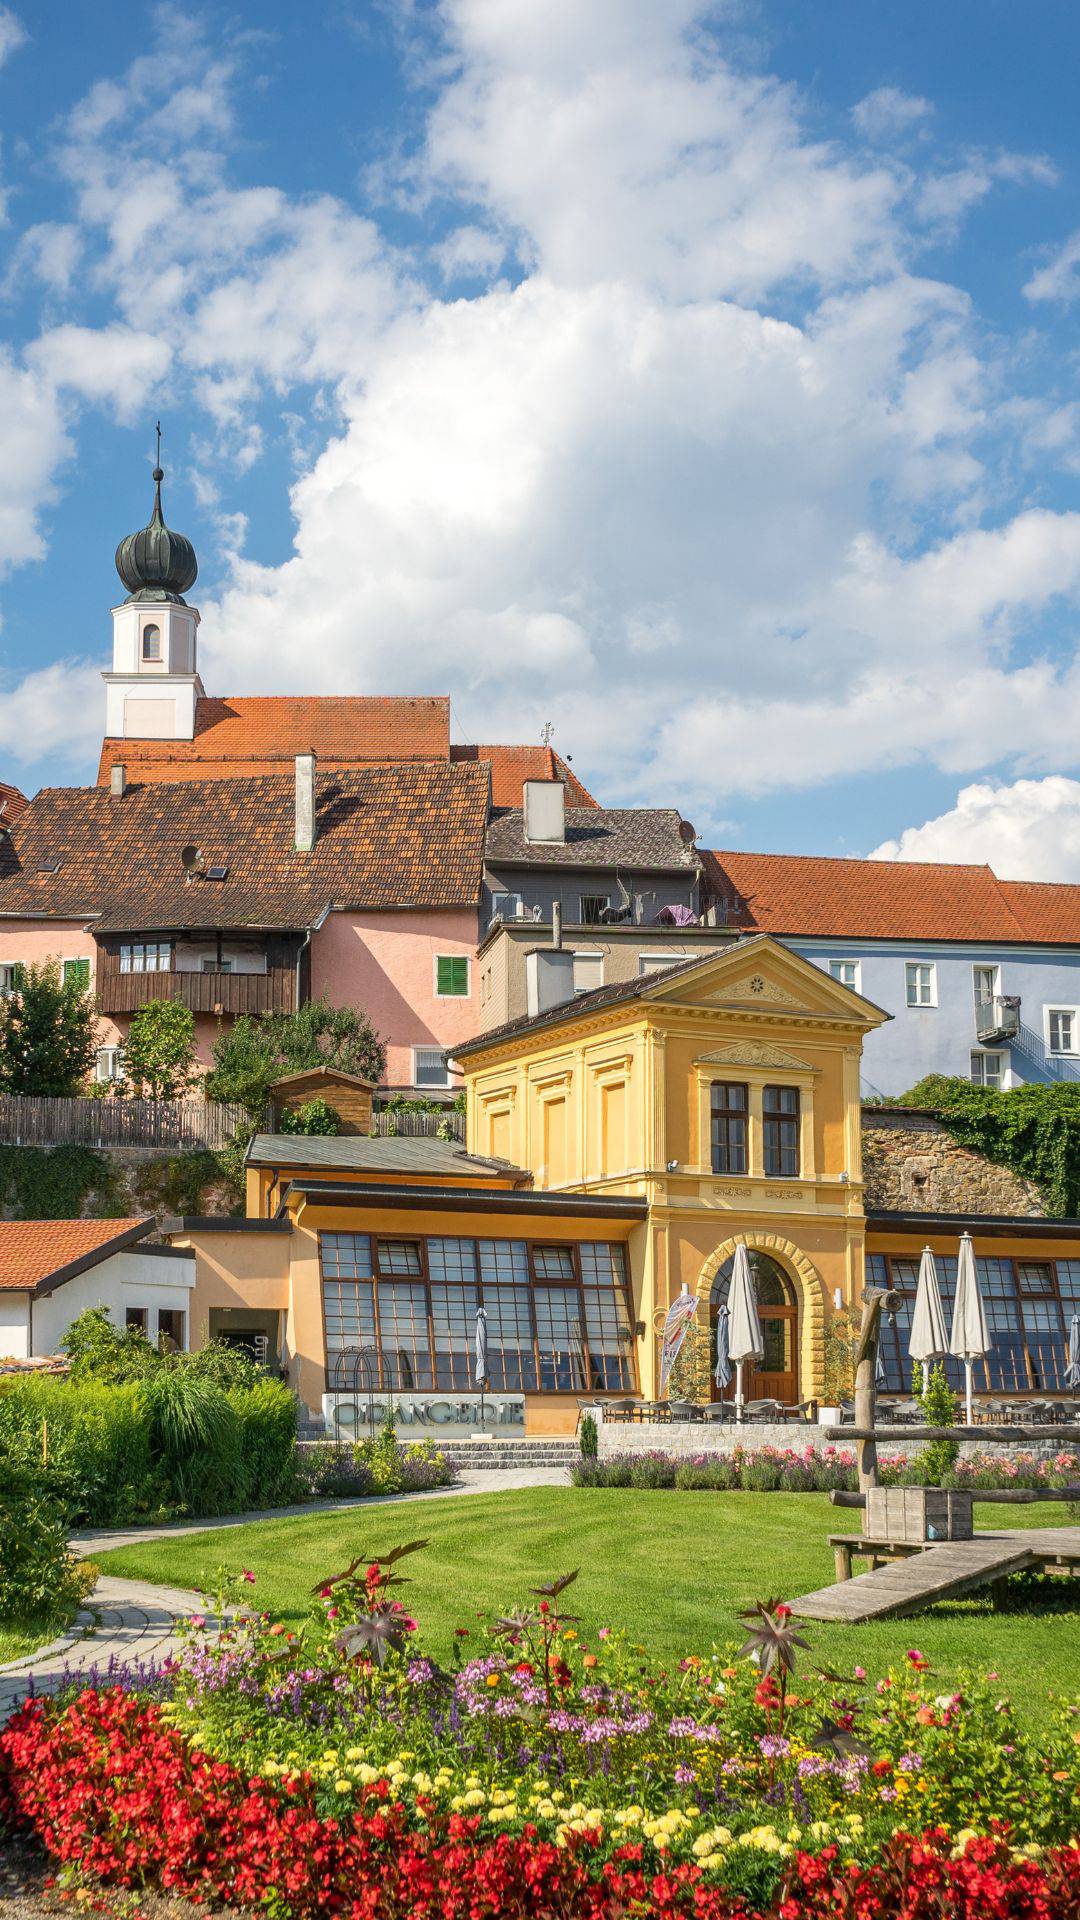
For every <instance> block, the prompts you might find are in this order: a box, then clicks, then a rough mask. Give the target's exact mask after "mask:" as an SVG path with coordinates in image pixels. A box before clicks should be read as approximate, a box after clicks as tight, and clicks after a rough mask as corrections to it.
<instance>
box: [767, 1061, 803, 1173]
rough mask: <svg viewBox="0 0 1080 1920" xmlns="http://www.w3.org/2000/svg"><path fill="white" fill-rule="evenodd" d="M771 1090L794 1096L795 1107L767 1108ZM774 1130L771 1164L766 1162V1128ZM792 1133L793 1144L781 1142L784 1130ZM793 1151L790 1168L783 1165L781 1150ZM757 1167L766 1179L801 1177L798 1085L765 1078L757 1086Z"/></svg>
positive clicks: (800, 1113)
mask: <svg viewBox="0 0 1080 1920" xmlns="http://www.w3.org/2000/svg"><path fill="white" fill-rule="evenodd" d="M771 1093H776V1094H785V1093H789V1094H791V1095H792V1096H793V1097H794V1101H795V1106H794V1110H793V1111H792V1110H791V1109H790V1108H786V1107H781V1106H777V1107H774V1108H773V1109H772V1110H771V1111H770V1108H769V1104H768V1099H769V1095H770V1094H771ZM771 1129H775V1131H776V1139H775V1143H774V1146H773V1148H772V1151H773V1152H774V1154H775V1156H776V1160H777V1164H776V1165H775V1166H772V1167H770V1165H769V1154H770V1141H769V1135H770V1130H771ZM787 1131H792V1132H793V1133H794V1142H795V1144H794V1147H792V1146H791V1145H790V1143H789V1144H785V1139H784V1135H785V1132H787ZM792 1152H793V1153H794V1157H795V1165H794V1168H789V1167H785V1166H784V1164H783V1160H784V1154H785V1153H792ZM761 1168H762V1172H763V1174H764V1176H765V1178H766V1180H801V1178H802V1093H801V1090H800V1088H799V1087H793V1086H791V1085H790V1084H789V1083H788V1082H787V1081H779V1080H767V1081H766V1082H765V1084H764V1086H763V1087H762V1089H761Z"/></svg>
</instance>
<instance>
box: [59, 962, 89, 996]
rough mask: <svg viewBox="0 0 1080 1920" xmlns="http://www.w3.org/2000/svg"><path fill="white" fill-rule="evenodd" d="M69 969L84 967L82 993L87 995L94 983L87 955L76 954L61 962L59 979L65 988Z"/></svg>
mask: <svg viewBox="0 0 1080 1920" xmlns="http://www.w3.org/2000/svg"><path fill="white" fill-rule="evenodd" d="M69 967H85V968H86V974H85V984H84V986H83V992H84V993H89V991H90V988H91V987H92V985H93V982H94V967H93V962H92V961H91V959H90V956H89V954H87V953H76V954H72V955H70V956H69V958H68V959H66V960H61V962H60V978H61V980H62V981H63V984H64V986H65V987H66V986H67V984H68V980H69V977H70V976H69V974H68V968H69Z"/></svg>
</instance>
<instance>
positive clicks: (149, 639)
mask: <svg viewBox="0 0 1080 1920" xmlns="http://www.w3.org/2000/svg"><path fill="white" fill-rule="evenodd" d="M142 657H143V659H144V660H160V659H161V628H160V627H159V626H156V625H155V624H154V622H153V621H152V620H151V621H149V622H148V623H147V625H146V626H145V627H144V628H143V630H142Z"/></svg>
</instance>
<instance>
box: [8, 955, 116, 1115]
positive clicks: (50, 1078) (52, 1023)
mask: <svg viewBox="0 0 1080 1920" xmlns="http://www.w3.org/2000/svg"><path fill="white" fill-rule="evenodd" d="M96 1053H97V1020H96V1017H95V1014H94V1008H93V1003H92V1002H91V1000H90V998H89V996H88V994H87V992H86V985H85V981H84V980H83V979H82V977H81V976H80V975H78V974H77V973H73V977H72V978H70V979H68V980H65V979H64V977H63V975H62V973H61V971H60V966H59V963H58V962H57V961H55V960H47V961H46V962H45V964H44V966H40V967H35V966H27V967H24V968H23V969H22V970H21V972H20V973H19V975H18V983H17V985H16V988H15V991H14V993H12V994H9V995H8V997H7V999H6V1000H3V1001H0V1088H2V1089H3V1091H4V1092H5V1093H22V1094H38V1095H41V1096H45V1097H48V1098H52V1099H63V1098H65V1097H70V1096H71V1095H72V1094H77V1093H78V1092H79V1091H80V1090H81V1088H82V1086H83V1083H84V1082H85V1080H86V1078H87V1076H88V1075H89V1074H90V1072H91V1071H92V1069H93V1065H94V1059H95V1055H96Z"/></svg>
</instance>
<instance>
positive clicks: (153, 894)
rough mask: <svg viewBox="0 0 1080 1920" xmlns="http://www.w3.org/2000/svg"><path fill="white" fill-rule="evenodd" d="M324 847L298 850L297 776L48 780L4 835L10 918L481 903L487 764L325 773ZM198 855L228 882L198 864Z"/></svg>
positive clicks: (2, 895) (292, 924)
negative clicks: (186, 856)
mask: <svg viewBox="0 0 1080 1920" xmlns="http://www.w3.org/2000/svg"><path fill="white" fill-rule="evenodd" d="M315 802H316V828H317V838H316V842H315V846H314V847H313V848H312V850H311V852H310V853H300V852H298V851H297V849H296V845H295V782H294V780H293V778H292V776H291V774H290V775H283V774H281V773H278V774H276V775H273V776H270V775H262V776H258V777H254V778H251V779H244V780H235V779H234V780H201V781H173V780H161V781H153V782H149V783H147V784H141V785H140V784H133V785H132V786H130V787H129V788H128V790H127V792H126V793H125V794H124V795H123V796H122V797H114V796H113V795H112V794H111V793H108V792H106V791H104V790H103V789H102V788H101V787H46V788H44V789H43V790H42V791H41V792H40V793H39V794H37V795H36V796H35V798H34V799H33V800H32V801H31V803H30V805H29V806H28V807H27V809H26V812H25V813H24V814H23V816H22V819H21V820H20V821H19V823H18V825H17V826H16V827H15V829H14V830H13V832H12V833H10V834H4V835H0V913H5V914H19V915H23V914H34V915H36V916H40V917H41V918H44V919H65V920H66V919H84V918H86V919H88V918H90V917H92V916H93V917H94V918H95V926H96V930H101V931H105V930H109V929H114V930H116V931H118V932H122V931H127V932H129V933H130V932H136V931H138V930H140V929H141V930H151V931H156V930H159V929H160V930H166V929H172V930H175V929H178V928H183V927H269V928H280V929H290V930H294V931H295V930H298V929H301V928H304V927H309V926H313V925H315V924H317V922H318V921H319V919H320V918H321V916H322V915H323V914H324V913H325V912H326V911H327V909H328V908H330V907H332V906H336V907H341V908H343V909H346V910H352V911H356V912H360V911H382V912H386V911H392V910H393V909H395V908H411V907H428V908H436V907H462V906H474V905H475V904H476V903H477V902H478V900H479V894H480V879H481V873H482V870H483V859H484V830H485V825H486V822H487V811H488V776H487V769H486V767H482V766H469V765H465V766H460V767H459V766H451V765H450V764H449V762H445V761H444V762H441V763H440V762H430V761H429V762H427V763H424V764H421V765H418V766H410V765H404V766H402V765H398V766H380V767H348V768H343V769H338V770H335V769H330V770H329V771H327V770H326V769H325V768H323V767H321V766H320V767H319V769H318V771H317V774H316V785H315ZM189 845H191V846H195V847H198V848H199V849H200V850H201V852H202V854H203V856H204V867H205V869H206V870H207V872H208V871H209V869H211V868H217V867H220V868H222V869H223V872H222V873H221V874H220V875H219V876H218V878H216V879H214V880H210V879H209V878H206V879H201V880H197V881H191V880H190V879H189V877H188V875H187V874H186V873H185V870H184V867H183V863H182V858H181V855H182V851H183V849H184V848H185V847H186V846H189Z"/></svg>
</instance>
